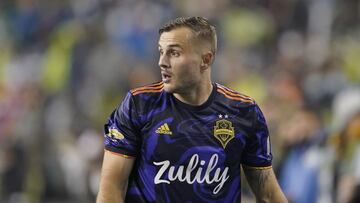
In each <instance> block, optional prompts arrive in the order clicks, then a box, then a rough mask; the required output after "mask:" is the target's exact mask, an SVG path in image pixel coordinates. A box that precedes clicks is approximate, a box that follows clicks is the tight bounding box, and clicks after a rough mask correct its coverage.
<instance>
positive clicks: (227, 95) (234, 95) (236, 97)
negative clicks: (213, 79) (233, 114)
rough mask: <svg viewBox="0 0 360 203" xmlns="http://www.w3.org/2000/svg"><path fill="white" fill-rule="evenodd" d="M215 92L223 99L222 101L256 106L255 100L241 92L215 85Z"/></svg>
mask: <svg viewBox="0 0 360 203" xmlns="http://www.w3.org/2000/svg"><path fill="white" fill-rule="evenodd" d="M216 90H217V92H218V93H220V95H221V96H222V97H223V99H224V100H229V101H231V102H235V103H243V104H249V105H254V104H256V102H255V100H254V99H253V98H251V97H250V96H247V95H245V94H243V93H241V92H238V91H236V90H233V89H231V88H229V87H226V86H225V85H222V84H219V83H216Z"/></svg>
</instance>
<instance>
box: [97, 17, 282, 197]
mask: <svg viewBox="0 0 360 203" xmlns="http://www.w3.org/2000/svg"><path fill="white" fill-rule="evenodd" d="M159 34H160V38H159V53H160V58H159V66H160V70H161V76H162V81H161V82H158V83H154V84H151V85H147V86H143V87H139V88H135V89H133V90H131V91H129V92H128V94H127V95H126V97H125V99H124V100H123V101H122V103H121V105H120V106H119V107H118V108H117V109H115V111H114V112H113V113H112V114H111V115H110V117H109V119H108V121H107V124H106V125H105V154H104V160H103V166H102V173H101V181H100V189H99V194H98V197H97V202H98V203H106V202H111V203H114V202H130V203H143V202H182V203H183V202H193V203H198V202H206V203H208V202H221V203H226V202H240V201H241V194H240V191H241V186H240V173H241V170H240V167H241V166H242V167H243V169H244V172H245V175H246V177H247V180H248V182H249V185H250V187H251V188H252V191H253V192H254V194H255V197H256V199H257V201H258V202H286V199H285V197H284V195H283V193H282V191H281V189H280V187H279V185H278V183H277V180H276V178H275V175H274V172H273V170H272V168H271V160H272V154H271V150H270V140H269V133H268V129H267V126H266V122H265V119H264V117H263V114H262V112H261V111H260V109H259V107H258V105H257V104H256V103H255V101H254V100H253V99H252V98H250V97H248V96H245V95H243V94H241V93H238V92H236V91H234V90H231V89H229V88H227V87H225V86H223V85H220V84H218V83H215V82H212V81H211V74H210V73H211V65H212V64H213V62H214V58H215V53H216V47H217V45H216V44H217V42H216V41H217V40H216V31H215V28H214V26H212V25H210V24H209V22H208V21H207V20H206V19H205V18H202V17H188V18H183V17H181V18H177V19H175V20H173V21H171V22H169V23H167V24H166V25H164V26H163V27H162V28H161V29H160V30H159Z"/></svg>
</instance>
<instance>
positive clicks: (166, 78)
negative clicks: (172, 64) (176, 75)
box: [161, 73, 171, 83]
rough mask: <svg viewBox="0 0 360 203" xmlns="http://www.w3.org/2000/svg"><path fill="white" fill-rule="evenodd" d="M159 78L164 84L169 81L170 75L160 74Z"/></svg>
mask: <svg viewBox="0 0 360 203" xmlns="http://www.w3.org/2000/svg"><path fill="white" fill-rule="evenodd" d="M161 78H162V81H163V82H164V83H169V82H170V79H171V75H170V74H168V73H161Z"/></svg>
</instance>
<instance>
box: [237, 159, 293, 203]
mask: <svg viewBox="0 0 360 203" xmlns="http://www.w3.org/2000/svg"><path fill="white" fill-rule="evenodd" d="M243 170H244V173H245V176H246V179H247V181H248V183H249V185H250V188H251V190H252V191H253V193H254V195H255V197H256V199H257V202H287V201H286V198H285V196H284V194H283V193H282V191H281V189H280V186H279V184H278V182H277V180H276V177H275V174H274V171H273V169H272V168H271V167H263V168H259V167H249V166H244V165H243Z"/></svg>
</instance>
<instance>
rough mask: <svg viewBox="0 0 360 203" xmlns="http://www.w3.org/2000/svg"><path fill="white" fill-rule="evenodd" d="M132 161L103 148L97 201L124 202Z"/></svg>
mask: <svg viewBox="0 0 360 203" xmlns="http://www.w3.org/2000/svg"><path fill="white" fill-rule="evenodd" d="M134 161H135V159H134V158H125V157H122V156H121V155H116V154H114V153H112V152H110V151H107V150H105V153H104V160H103V165H102V170H101V179H100V187H99V193H98V196H97V200H96V202H97V203H108V202H109V203H110V202H111V203H112V202H124V199H125V194H126V189H127V182H128V178H129V175H130V172H131V169H132V167H133V165H134Z"/></svg>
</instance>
